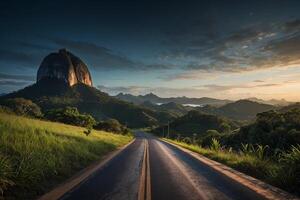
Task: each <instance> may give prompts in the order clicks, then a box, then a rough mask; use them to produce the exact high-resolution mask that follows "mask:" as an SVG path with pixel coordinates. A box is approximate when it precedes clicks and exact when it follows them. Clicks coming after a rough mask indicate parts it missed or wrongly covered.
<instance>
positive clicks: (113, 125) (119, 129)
mask: <svg viewBox="0 0 300 200" xmlns="http://www.w3.org/2000/svg"><path fill="white" fill-rule="evenodd" d="M94 128H95V129H97V130H104V131H108V132H113V133H118V134H128V133H129V132H130V131H129V129H128V128H127V127H126V126H124V125H122V124H121V123H120V122H119V121H118V120H116V119H109V120H106V121H100V122H98V123H97V124H96V125H95V126H94Z"/></svg>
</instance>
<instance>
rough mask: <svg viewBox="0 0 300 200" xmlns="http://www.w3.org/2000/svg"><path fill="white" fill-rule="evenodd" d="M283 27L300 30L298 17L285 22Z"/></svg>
mask: <svg viewBox="0 0 300 200" xmlns="http://www.w3.org/2000/svg"><path fill="white" fill-rule="evenodd" d="M284 28H285V30H286V31H288V32H290V31H298V32H299V31H300V19H295V20H292V21H288V22H286V23H285V25H284Z"/></svg>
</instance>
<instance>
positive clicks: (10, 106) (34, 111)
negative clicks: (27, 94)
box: [1, 98, 42, 118]
mask: <svg viewBox="0 0 300 200" xmlns="http://www.w3.org/2000/svg"><path fill="white" fill-rule="evenodd" d="M1 105H2V106H3V107H2V109H1V110H4V111H5V112H6V111H8V113H9V112H11V111H12V112H14V113H15V114H17V115H22V116H30V117H36V118H40V117H42V112H41V109H40V107H39V106H38V105H36V104H35V103H33V102H32V101H31V100H28V99H24V98H14V99H6V100H3V101H2V102H1Z"/></svg>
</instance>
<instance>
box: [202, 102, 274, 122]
mask: <svg viewBox="0 0 300 200" xmlns="http://www.w3.org/2000/svg"><path fill="white" fill-rule="evenodd" d="M196 109H197V110H198V111H201V112H204V113H208V114H215V115H220V116H224V117H227V118H230V119H234V120H252V119H255V116H256V114H257V113H261V112H265V111H269V110H273V109H276V107H275V106H272V105H269V104H262V103H258V102H254V101H250V100H238V101H235V102H232V103H228V104H226V105H224V106H221V107H213V106H204V107H198V108H196Z"/></svg>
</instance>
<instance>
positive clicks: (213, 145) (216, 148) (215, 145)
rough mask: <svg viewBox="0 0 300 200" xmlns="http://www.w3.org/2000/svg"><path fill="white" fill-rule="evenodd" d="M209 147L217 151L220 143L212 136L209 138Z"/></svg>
mask: <svg viewBox="0 0 300 200" xmlns="http://www.w3.org/2000/svg"><path fill="white" fill-rule="evenodd" d="M210 149H211V150H213V151H219V150H220V149H221V144H220V142H219V140H217V139H215V138H213V139H212V140H211V145H210Z"/></svg>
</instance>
